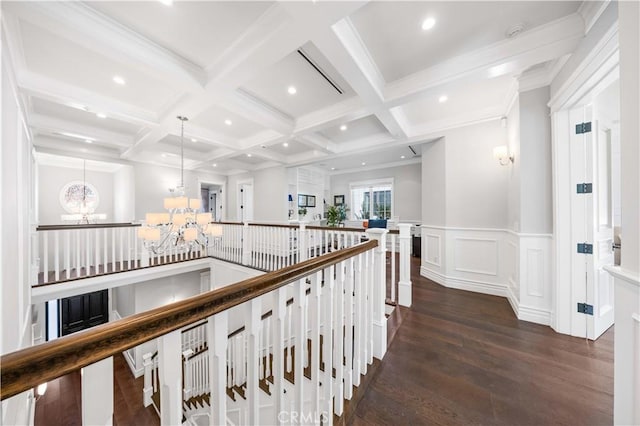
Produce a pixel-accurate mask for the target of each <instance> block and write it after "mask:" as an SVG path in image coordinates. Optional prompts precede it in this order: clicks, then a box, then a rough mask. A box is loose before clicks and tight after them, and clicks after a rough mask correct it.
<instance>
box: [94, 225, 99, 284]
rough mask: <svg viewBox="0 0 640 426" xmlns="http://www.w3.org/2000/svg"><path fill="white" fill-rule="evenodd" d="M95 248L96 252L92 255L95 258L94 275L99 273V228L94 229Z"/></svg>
mask: <svg viewBox="0 0 640 426" xmlns="http://www.w3.org/2000/svg"><path fill="white" fill-rule="evenodd" d="M94 233H95V239H96V241H95V247H96V251H95V253H94V256H95V261H94V262H95V265H94V268H95V269H94V275H98V274H99V273H100V228H96V229H95V232H94Z"/></svg>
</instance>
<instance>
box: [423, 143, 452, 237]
mask: <svg viewBox="0 0 640 426" xmlns="http://www.w3.org/2000/svg"><path fill="white" fill-rule="evenodd" d="M421 193H422V223H423V224H426V225H434V226H444V225H446V222H447V218H446V211H447V203H446V194H447V179H446V151H445V140H444V139H438V140H437V141H435V142H431V143H429V144H426V145H424V146H423V147H422V187H421ZM423 244H424V241H423Z"/></svg>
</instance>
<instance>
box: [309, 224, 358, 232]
mask: <svg viewBox="0 0 640 426" xmlns="http://www.w3.org/2000/svg"><path fill="white" fill-rule="evenodd" d="M307 229H320V230H323V229H326V230H327V231H346V232H364V231H366V229H364V228H341V227H339V226H315V225H309V226H307Z"/></svg>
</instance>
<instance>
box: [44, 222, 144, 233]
mask: <svg viewBox="0 0 640 426" xmlns="http://www.w3.org/2000/svg"><path fill="white" fill-rule="evenodd" d="M135 226H140V224H139V223H131V222H122V223H90V224H85V225H39V226H38V227H37V228H36V231H61V230H66V229H93V228H130V227H135Z"/></svg>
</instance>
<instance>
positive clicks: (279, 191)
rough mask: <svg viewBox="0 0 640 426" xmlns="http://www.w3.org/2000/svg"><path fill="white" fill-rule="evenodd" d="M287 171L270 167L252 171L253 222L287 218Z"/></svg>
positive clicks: (275, 220)
mask: <svg viewBox="0 0 640 426" xmlns="http://www.w3.org/2000/svg"><path fill="white" fill-rule="evenodd" d="M287 204H288V203H287V171H286V169H285V168H284V167H272V168H269V169H263V170H258V171H256V172H254V173H253V219H254V221H255V222H282V221H285V220H287V210H288V207H287Z"/></svg>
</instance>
